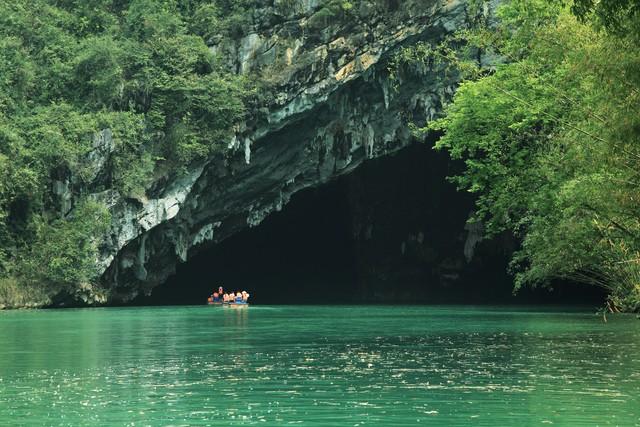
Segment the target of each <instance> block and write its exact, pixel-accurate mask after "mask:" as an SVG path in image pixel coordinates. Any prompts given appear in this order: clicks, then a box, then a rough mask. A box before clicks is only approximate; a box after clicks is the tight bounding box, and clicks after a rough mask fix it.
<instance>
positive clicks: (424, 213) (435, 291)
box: [135, 144, 604, 305]
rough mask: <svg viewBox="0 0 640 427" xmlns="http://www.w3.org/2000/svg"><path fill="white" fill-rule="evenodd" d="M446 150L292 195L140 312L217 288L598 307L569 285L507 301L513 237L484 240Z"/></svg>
mask: <svg viewBox="0 0 640 427" xmlns="http://www.w3.org/2000/svg"><path fill="white" fill-rule="evenodd" d="M452 167H455V166H452V165H451V162H450V161H449V160H448V159H447V157H446V155H444V154H443V153H437V152H434V151H433V150H432V149H431V148H430V147H429V146H427V145H424V144H413V145H411V146H410V147H408V148H406V149H404V150H402V151H400V152H399V153H397V154H395V155H393V156H389V157H385V158H379V159H374V160H370V161H368V162H366V163H365V164H364V165H363V166H361V167H360V168H358V169H357V170H356V171H355V172H353V173H351V174H350V175H348V176H344V177H341V178H339V179H337V180H335V181H333V182H331V183H329V184H327V185H325V186H323V187H319V188H312V189H308V190H305V191H302V192H300V193H298V194H296V195H295V196H294V197H293V198H292V200H291V202H290V203H289V204H288V205H286V206H285V208H284V209H283V211H282V212H278V213H275V214H273V215H271V216H269V217H268V218H267V219H265V220H264V221H263V222H262V223H261V224H260V225H259V226H257V227H255V228H252V229H247V230H245V231H243V232H240V233H238V234H237V235H235V236H232V237H230V238H229V239H227V240H225V241H223V242H221V243H220V244H218V245H215V246H212V247H210V248H206V249H202V250H200V251H199V253H197V254H196V255H195V256H192V257H191V259H190V260H189V261H188V262H187V263H185V264H181V265H179V266H178V268H177V271H176V274H175V275H174V276H172V277H170V278H169V280H168V281H167V282H166V283H165V284H163V285H161V286H159V287H157V288H156V289H155V290H154V293H153V294H152V295H151V296H149V297H144V298H138V299H137V300H136V301H135V303H136V304H143V305H146V304H154V305H155V304H202V303H204V302H205V301H206V298H207V296H208V295H209V294H210V293H211V292H212V290H213V289H214V288H217V286H219V285H222V286H224V287H225V289H227V290H232V291H236V290H242V289H246V290H248V291H249V292H250V293H251V294H252V302H254V303H262V304H277V303H283V304H284V303H287V304H312V303H316V304H334V303H457V304H485V303H491V304H510V303H519V304H539V303H563V304H574V303H582V304H594V305H600V304H601V303H602V301H603V299H604V296H603V294H602V293H601V292H599V291H598V290H596V289H591V288H586V287H580V286H577V285H571V284H563V285H562V286H558V287H557V288H556V289H555V291H553V292H548V291H546V290H525V291H522V292H520V293H519V294H518V295H517V296H513V295H512V280H511V278H510V277H509V276H508V275H507V274H506V265H507V262H508V259H509V256H510V253H511V252H512V251H513V250H514V249H515V242H514V241H513V240H512V239H510V238H509V237H508V236H504V237H502V238H499V239H495V240H493V241H477V240H478V239H477V237H478V233H479V231H481V230H474V229H473V228H471V229H470V228H469V227H468V226H467V225H466V221H467V218H468V217H469V214H470V212H471V210H472V209H473V200H472V199H471V198H470V196H469V195H468V194H465V193H460V192H457V191H456V190H455V188H454V187H453V186H452V185H451V184H449V183H448V182H447V181H446V179H445V177H446V176H448V175H451V174H452V173H455V170H454V169H452Z"/></svg>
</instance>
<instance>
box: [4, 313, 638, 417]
mask: <svg viewBox="0 0 640 427" xmlns="http://www.w3.org/2000/svg"><path fill="white" fill-rule="evenodd" d="M0 420H3V422H9V423H10V424H11V423H15V424H20V423H23V424H33V425H45V424H46V425H80V424H87V423H96V424H100V425H105V424H112V425H125V424H129V425H180V424H183V425H185V424H201V425H283V424H295V423H303V424H304V425H350V426H351V425H353V426H355V425H394V426H402V425H424V424H431V425H544V424H551V423H553V424H554V425H640V321H638V320H636V319H635V318H634V317H633V316H618V317H616V318H613V319H611V318H610V319H609V323H607V324H603V323H602V321H601V318H599V317H597V316H594V315H593V314H592V313H589V312H586V313H585V312H576V311H575V310H574V311H568V312H555V311H554V312H542V311H539V310H538V311H536V309H534V308H529V309H513V308H479V307H475V308H474V307H375V306H374V307H367V306H365V307H362V306H360V307H329V306H327V307H321V306H318V307H317V306H312V307H295V306H281V307H260V306H253V307H250V308H249V309H247V310H233V309H226V308H220V307H165V308H127V309H84V310H47V311H13V312H0Z"/></svg>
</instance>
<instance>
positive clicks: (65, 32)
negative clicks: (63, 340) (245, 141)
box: [0, 0, 251, 301]
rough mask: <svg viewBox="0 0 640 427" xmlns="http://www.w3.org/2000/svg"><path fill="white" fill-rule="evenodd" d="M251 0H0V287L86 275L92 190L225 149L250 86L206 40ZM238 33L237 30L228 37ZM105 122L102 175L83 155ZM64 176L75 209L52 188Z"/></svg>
mask: <svg viewBox="0 0 640 427" xmlns="http://www.w3.org/2000/svg"><path fill="white" fill-rule="evenodd" d="M250 3H251V2H250V1H248V0H243V1H237V0H233V1H231V0H218V1H215V2H211V1H197V0H191V1H177V0H131V1H123V0H95V1H85V0H34V1H29V2H24V1H8V0H0V294H2V293H3V292H4V296H5V298H4V300H5V301H6V300H7V299H10V295H7V294H10V293H11V292H13V291H15V290H16V289H18V288H20V287H21V286H22V287H24V288H25V289H27V288H28V289H31V288H29V285H30V284H33V283H40V284H45V285H47V286H50V287H51V288H54V289H56V290H57V291H59V290H64V289H65V288H72V287H73V286H75V285H77V284H79V283H86V282H88V281H89V280H90V279H91V278H92V277H93V276H94V274H95V271H94V268H95V267H94V264H95V262H94V259H95V254H96V250H97V249H98V248H97V247H96V244H97V243H96V237H97V236H99V235H100V233H101V231H103V230H104V224H106V223H108V220H109V218H108V216H109V215H108V212H106V211H105V209H104V207H103V206H100V205H99V203H97V202H95V201H92V200H88V197H87V194H89V192H92V193H95V192H99V191H102V190H105V189H115V190H116V191H119V192H120V193H121V194H122V195H125V196H127V197H135V198H143V197H144V196H145V189H147V188H148V186H149V183H150V182H152V181H153V180H157V179H158V177H159V176H163V175H164V176H170V175H175V174H179V173H180V172H181V171H182V170H183V169H184V167H185V166H186V165H188V164H190V163H192V162H197V161H198V160H200V159H203V158H205V157H206V156H208V155H210V154H211V153H213V152H215V151H216V150H220V149H222V147H223V146H224V144H223V143H224V141H225V140H226V139H227V136H228V135H229V132H230V131H231V129H232V127H233V125H234V124H236V123H237V122H238V121H239V120H240V119H241V118H242V117H243V115H244V112H245V103H246V98H247V96H248V95H249V94H250V93H251V85H250V84H249V83H248V82H247V81H245V79H243V78H242V77H239V76H237V75H235V74H231V73H228V72H225V71H223V70H222V68H221V67H220V66H219V65H218V64H217V62H216V58H215V57H214V56H213V55H212V53H211V52H210V51H209V49H208V47H207V41H208V40H209V39H210V38H211V37H213V36H214V35H217V36H226V35H229V36H230V35H232V34H236V33H238V32H241V31H242V28H243V24H244V21H245V20H247V19H248V18H249V17H250V14H248V13H247V12H246V8H247V7H249V6H250ZM236 35H237V34H236ZM103 129H110V131H111V134H112V138H113V148H112V149H113V153H112V155H111V156H110V162H111V164H110V165H109V167H108V170H109V171H110V173H109V176H100V177H99V179H97V177H96V176H95V174H96V171H95V170H92V168H91V161H90V153H91V150H92V149H93V148H94V140H95V138H96V137H97V135H99V132H100V131H101V130H103ZM56 182H57V184H58V185H63V186H64V185H66V186H67V190H66V191H68V192H71V193H72V194H73V199H72V203H73V205H74V206H73V208H74V209H73V210H70V207H69V206H66V207H65V206H61V203H60V200H58V199H59V197H56V193H55V192H54V191H53V187H54V186H55V185H56Z"/></svg>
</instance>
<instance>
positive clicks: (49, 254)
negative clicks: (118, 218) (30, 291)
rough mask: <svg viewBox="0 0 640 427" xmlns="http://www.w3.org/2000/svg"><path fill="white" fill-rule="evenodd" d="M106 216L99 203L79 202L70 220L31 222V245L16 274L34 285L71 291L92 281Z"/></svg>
mask: <svg viewBox="0 0 640 427" xmlns="http://www.w3.org/2000/svg"><path fill="white" fill-rule="evenodd" d="M109 223H110V217H109V213H108V211H107V210H106V209H105V208H104V207H103V206H101V205H100V204H98V203H96V202H92V201H88V200H86V201H83V202H82V203H81V204H80V205H79V206H78V207H77V208H76V209H75V210H74V214H73V216H72V217H70V218H65V219H58V220H55V221H52V222H47V221H44V220H43V218H38V219H37V220H35V221H34V224H33V226H34V227H33V228H34V232H35V242H34V243H33V244H32V245H31V247H30V248H29V251H28V252H27V253H26V254H25V256H24V258H23V259H22V262H21V264H20V266H19V272H20V274H21V275H22V276H23V277H26V278H28V280H29V281H31V282H34V284H39V283H46V284H49V285H54V286H57V287H61V288H63V289H65V288H66V289H69V290H70V289H73V288H74V287H75V286H76V285H78V284H81V283H89V282H90V281H91V280H93V279H95V275H96V273H97V270H96V262H95V259H96V256H97V251H98V247H97V242H98V239H99V238H100V236H101V235H102V234H103V233H105V232H106V231H107V230H108V227H109Z"/></svg>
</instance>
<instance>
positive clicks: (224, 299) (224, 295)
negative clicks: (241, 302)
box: [222, 293, 229, 302]
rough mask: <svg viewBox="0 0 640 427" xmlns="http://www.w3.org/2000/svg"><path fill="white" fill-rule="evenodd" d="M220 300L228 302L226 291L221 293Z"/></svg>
mask: <svg viewBox="0 0 640 427" xmlns="http://www.w3.org/2000/svg"><path fill="white" fill-rule="evenodd" d="M222 301H223V302H229V294H227V293H224V294H222Z"/></svg>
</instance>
